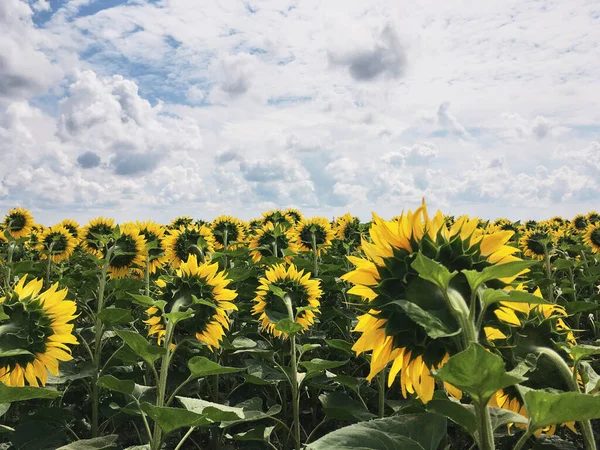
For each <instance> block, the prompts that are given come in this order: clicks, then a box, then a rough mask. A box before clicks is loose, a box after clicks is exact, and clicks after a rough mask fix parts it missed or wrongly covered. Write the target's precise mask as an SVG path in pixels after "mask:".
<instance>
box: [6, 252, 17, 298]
mask: <svg viewBox="0 0 600 450" xmlns="http://www.w3.org/2000/svg"><path fill="white" fill-rule="evenodd" d="M14 251H15V243H14V241H11V242H10V243H9V244H8V257H7V259H6V273H5V275H4V276H5V278H4V291H5V292H6V293H8V290H9V289H10V268H11V265H12V260H13V253H14Z"/></svg>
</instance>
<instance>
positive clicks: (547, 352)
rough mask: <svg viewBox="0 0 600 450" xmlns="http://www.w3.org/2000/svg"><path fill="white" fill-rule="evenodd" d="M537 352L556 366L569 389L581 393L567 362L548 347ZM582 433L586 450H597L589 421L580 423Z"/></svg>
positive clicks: (540, 348)
mask: <svg viewBox="0 0 600 450" xmlns="http://www.w3.org/2000/svg"><path fill="white" fill-rule="evenodd" d="M536 350H537V352H538V353H539V354H540V355H544V356H546V357H547V358H548V359H549V360H550V361H552V363H554V366H555V367H556V368H557V369H558V371H559V372H560V374H561V376H562V377H563V379H564V380H565V382H566V383H567V385H568V386H569V389H570V390H571V391H573V392H579V393H581V390H580V389H579V384H578V383H577V379H576V378H574V377H573V372H571V368H570V367H569V365H568V364H567V363H566V362H565V360H564V359H563V358H562V357H561V356H560V355H559V354H558V353H557V352H556V351H555V350H552V349H551V348H548V347H537V348H536ZM580 425H581V431H582V434H583V443H584V448H585V449H586V450H596V443H595V441H594V432H593V431H592V424H591V422H590V421H589V420H583V421H581V422H580Z"/></svg>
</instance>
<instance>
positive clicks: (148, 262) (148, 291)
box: [144, 253, 150, 297]
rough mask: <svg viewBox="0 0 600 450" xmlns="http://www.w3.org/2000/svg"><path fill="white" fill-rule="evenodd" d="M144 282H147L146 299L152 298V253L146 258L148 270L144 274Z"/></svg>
mask: <svg viewBox="0 0 600 450" xmlns="http://www.w3.org/2000/svg"><path fill="white" fill-rule="evenodd" d="M144 281H145V291H144V293H145V295H146V297H150V253H148V256H146V270H145V272H144Z"/></svg>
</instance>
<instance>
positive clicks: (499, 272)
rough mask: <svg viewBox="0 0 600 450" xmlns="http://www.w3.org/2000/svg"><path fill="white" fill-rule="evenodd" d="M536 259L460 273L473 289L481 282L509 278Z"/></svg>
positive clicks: (531, 264)
mask: <svg viewBox="0 0 600 450" xmlns="http://www.w3.org/2000/svg"><path fill="white" fill-rule="evenodd" d="M534 264H537V261H511V262H507V263H504V264H495V265H493V266H488V267H486V268H485V269H483V270H482V271H481V272H477V271H475V270H463V271H462V273H463V274H464V275H465V277H466V278H467V281H468V283H469V286H470V287H471V290H473V291H475V290H477V288H478V287H479V286H481V285H482V284H483V283H487V282H488V281H491V280H498V279H501V278H511V277H514V276H516V275H518V274H519V273H521V272H522V271H524V270H526V269H529V268H530V267H531V266H533V265H534Z"/></svg>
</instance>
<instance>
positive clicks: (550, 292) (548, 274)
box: [544, 245, 555, 303]
mask: <svg viewBox="0 0 600 450" xmlns="http://www.w3.org/2000/svg"><path fill="white" fill-rule="evenodd" d="M544 261H545V266H546V277H547V278H548V279H549V280H551V279H552V267H551V266H550V253H549V252H548V246H547V245H544ZM548 300H549V301H550V303H554V302H555V300H554V282H552V283H550V284H549V285H548Z"/></svg>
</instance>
